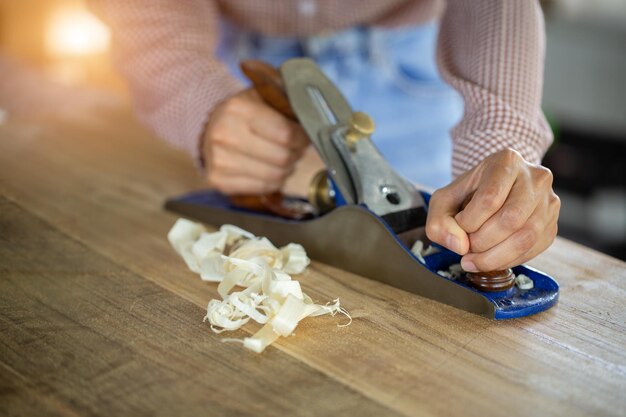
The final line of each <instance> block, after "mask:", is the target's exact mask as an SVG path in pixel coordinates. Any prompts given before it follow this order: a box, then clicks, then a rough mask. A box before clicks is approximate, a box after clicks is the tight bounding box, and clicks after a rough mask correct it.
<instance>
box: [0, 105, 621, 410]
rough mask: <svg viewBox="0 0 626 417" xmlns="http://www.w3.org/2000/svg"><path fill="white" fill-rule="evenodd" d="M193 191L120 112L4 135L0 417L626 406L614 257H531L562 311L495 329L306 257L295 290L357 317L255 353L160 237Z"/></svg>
mask: <svg viewBox="0 0 626 417" xmlns="http://www.w3.org/2000/svg"><path fill="white" fill-rule="evenodd" d="M202 187H203V182H202V180H201V178H200V176H199V175H198V171H197V170H196V168H195V167H194V165H193V163H192V162H191V160H190V159H189V158H188V157H187V156H186V155H184V154H183V153H182V152H180V151H177V150H174V149H173V148H171V147H169V146H167V145H165V144H164V143H162V142H160V141H158V140H157V139H155V138H154V137H153V136H152V135H150V134H149V133H148V132H147V131H146V130H145V129H144V128H142V127H140V126H139V125H138V124H137V123H136V122H135V121H134V119H133V116H132V114H131V110H130V109H129V108H128V107H127V106H124V105H122V106H119V108H117V107H109V108H103V109H99V110H98V111H81V110H80V109H77V111H76V112H75V114H72V115H64V116H59V115H48V116H45V117H44V116H41V117H37V118H33V119H30V120H12V119H10V118H9V120H8V121H7V122H6V123H4V124H3V125H1V126H0V334H1V341H0V415H3V416H4V415H37V416H43V415H46V416H51V415H63V416H75V415H81V416H82V415H99V416H133V415H145V416H148V415H150V416H152V415H159V416H200V415H211V416H255V417H260V416H334V417H338V416H414V415H425V416H457V415H463V416H507V417H512V416H529V415H541V416H567V417H574V416H589V415H598V416H624V415H626V352H625V350H626V264H625V263H624V262H621V261H619V260H616V259H613V258H611V257H608V256H606V255H603V254H601V253H598V252H595V251H593V250H590V249H588V248H586V247H583V246H580V245H578V244H575V243H572V242H570V241H567V240H564V239H561V238H557V240H556V242H555V243H554V244H553V245H552V247H551V248H550V249H549V250H548V251H547V252H545V253H544V254H542V255H541V256H539V257H537V258H536V259H534V260H533V261H531V262H530V263H529V264H530V265H531V266H534V267H537V268H540V269H542V270H544V271H545V272H547V273H548V274H551V275H553V276H554V277H555V278H556V279H557V280H558V282H559V283H560V285H561V296H560V301H559V304H558V305H557V306H556V307H554V308H552V309H550V310H548V311H546V312H543V313H540V314H537V315H535V316H531V317H527V318H523V319H515V320H508V321H492V320H489V319H486V318H483V317H479V316H476V315H472V314H469V313H466V312H463V311H460V310H457V309H454V308H452V307H448V306H446V305H442V304H439V303H436V302H434V301H431V300H428V299H425V298H422V297H419V296H416V295H414V294H410V293H407V292H404V291H401V290H398V289H395V288H392V287H389V286H387V285H384V284H381V283H379V282H375V281H372V280H368V279H365V278H362V277H359V276H356V275H354V274H350V273H347V272H345V271H341V270H338V269H335V268H333V267H330V266H328V265H323V264H321V263H318V262H315V261H314V262H313V263H312V265H311V266H310V267H309V269H308V270H307V271H306V272H305V273H304V274H303V275H302V276H300V277H299V278H298V279H299V280H300V282H301V283H302V286H303V289H304V291H305V292H307V293H308V294H309V295H310V296H311V297H312V298H313V300H315V301H316V302H318V303H326V302H327V301H330V300H333V299H335V298H340V300H341V303H342V305H343V306H344V307H346V308H347V309H348V310H349V311H350V313H351V315H352V318H353V322H352V324H351V325H350V326H348V327H338V326H337V324H342V323H344V322H345V318H344V317H342V316H340V315H338V316H335V317H330V316H323V317H319V318H309V319H305V320H304V321H303V322H301V323H300V325H299V326H298V328H297V329H296V336H295V337H289V338H281V339H279V341H277V342H276V343H275V344H274V345H272V346H270V347H269V348H267V349H266V351H265V352H263V353H262V354H255V353H252V352H250V351H248V350H245V349H244V348H243V347H242V346H241V345H239V344H230V343H222V342H221V339H222V338H223V337H225V336H224V334H221V335H216V334H214V333H213V332H211V330H210V328H209V325H208V324H207V323H203V318H204V315H205V313H206V310H205V309H206V305H207V302H208V301H209V300H210V299H212V298H216V297H217V296H218V295H217V291H216V285H215V284H214V283H207V282H203V281H201V280H200V279H199V277H198V276H197V275H196V274H194V273H192V272H190V271H189V270H188V269H187V268H186V266H185V265H184V263H183V261H182V260H181V259H180V258H179V257H178V255H176V253H175V252H174V251H173V250H172V248H171V247H170V246H169V243H168V242H167V239H166V234H167V232H168V230H169V229H170V227H171V226H172V224H173V223H174V221H175V220H176V218H177V217H176V216H175V215H173V214H171V213H168V212H166V211H164V210H163V208H162V207H163V202H164V200H165V199H166V198H167V197H170V196H174V195H179V194H182V193H185V192H188V191H191V190H197V189H201V188H202ZM381 262H384V260H383V259H381ZM258 327H259V326H258V325H256V324H248V325H246V326H245V327H244V328H243V330H240V331H237V332H235V333H233V334H227V336H226V337H245V336H247V335H250V334H251V333H252V332H254V331H255V330H256V329H258Z"/></svg>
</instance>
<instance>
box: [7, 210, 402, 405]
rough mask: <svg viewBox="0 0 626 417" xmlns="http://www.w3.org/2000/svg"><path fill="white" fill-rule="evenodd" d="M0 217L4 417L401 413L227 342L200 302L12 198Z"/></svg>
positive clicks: (297, 365)
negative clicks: (113, 258)
mask: <svg viewBox="0 0 626 417" xmlns="http://www.w3.org/2000/svg"><path fill="white" fill-rule="evenodd" d="M0 213H2V216H0V265H2V269H1V271H2V279H1V280H0V333H1V334H2V339H1V341H0V387H2V389H1V390H0V414H1V415H13V414H14V415H35V414H46V415H49V414H52V413H54V414H59V415H120V416H123V415H167V416H184V415H189V416H197V415H205V414H206V413H207V412H209V413H210V414H211V415H215V416H219V415H223V416H232V415H242V416H244V415H255V416H259V415H263V416H270V415H275V416H285V415H302V416H319V415H355V414H356V415H367V416H380V415H396V413H394V412H392V411H391V410H389V409H387V408H386V407H384V406H382V405H380V404H378V403H376V402H374V401H372V400H370V399H368V398H365V397H364V396H363V395H361V394H359V393H358V392H355V391H354V390H352V389H350V388H349V387H346V386H344V385H342V384H340V383H338V382H337V381H335V380H333V379H332V378H330V377H328V376H326V375H324V374H322V373H320V372H319V371H316V370H314V369H312V368H310V367H308V366H307V365H305V364H303V363H301V362H299V361H297V360H294V359H293V358H291V357H289V356H288V355H286V354H284V353H282V352H280V351H278V350H275V349H273V350H271V351H269V352H267V354H266V355H263V356H262V357H259V356H256V355H251V354H249V353H248V352H244V351H243V350H241V349H233V347H232V346H230V345H227V344H224V343H221V342H220V341H219V339H218V338H216V337H214V335H213V334H211V332H210V331H209V330H208V328H207V327H206V326H205V325H203V324H202V322H201V320H199V317H200V316H201V314H202V310H201V309H200V308H198V307H197V306H196V305H194V304H192V303H189V302H187V301H184V300H183V299H181V298H180V297H177V296H175V295H174V294H172V293H170V292H168V291H166V290H164V289H162V288H161V287H159V286H157V285H155V284H153V283H151V282H150V281H147V280H145V279H143V278H141V277H139V276H137V275H136V274H134V273H132V272H130V271H128V270H127V269H125V268H123V267H120V266H119V265H116V264H115V263H113V262H111V261H109V260H108V259H106V258H103V257H102V256H100V255H97V254H95V253H94V252H93V251H92V250H90V249H88V248H86V247H85V246H84V245H83V244H81V243H79V242H76V241H74V240H73V239H71V238H69V237H67V236H65V235H63V234H62V233H60V232H58V231H56V230H55V229H54V228H52V227H51V226H50V225H48V224H46V223H45V222H43V221H41V220H40V219H38V218H36V217H34V216H32V215H30V214H28V213H27V212H26V211H24V210H23V209H21V208H20V207H18V206H17V205H15V204H13V203H10V202H7V201H6V200H4V199H2V198H0ZM42 255H43V256H42ZM316 398H317V399H323V401H312V399H316Z"/></svg>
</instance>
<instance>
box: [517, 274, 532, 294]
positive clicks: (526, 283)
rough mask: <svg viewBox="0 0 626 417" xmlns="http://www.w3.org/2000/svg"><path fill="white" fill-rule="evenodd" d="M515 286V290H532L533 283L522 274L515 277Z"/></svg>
mask: <svg viewBox="0 0 626 417" xmlns="http://www.w3.org/2000/svg"><path fill="white" fill-rule="evenodd" d="M515 285H517V288H519V289H520V290H532V289H533V287H534V286H535V283H534V282H533V280H532V279H530V277H527V276H526V275H524V274H519V275H518V276H516V277H515Z"/></svg>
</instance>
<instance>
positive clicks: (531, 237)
mask: <svg viewBox="0 0 626 417" xmlns="http://www.w3.org/2000/svg"><path fill="white" fill-rule="evenodd" d="M537 237H538V233H537V232H536V230H535V229H534V228H532V227H527V228H525V229H522V230H521V231H520V233H519V234H518V235H517V239H516V240H515V247H516V249H517V250H518V251H520V252H526V251H528V250H529V249H530V248H532V247H533V245H534V244H535V242H536V241H537Z"/></svg>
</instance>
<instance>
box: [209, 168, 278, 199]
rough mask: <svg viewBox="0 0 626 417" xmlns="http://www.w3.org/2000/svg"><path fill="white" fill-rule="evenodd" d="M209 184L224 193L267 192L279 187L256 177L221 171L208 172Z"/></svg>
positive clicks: (257, 193)
mask: <svg viewBox="0 0 626 417" xmlns="http://www.w3.org/2000/svg"><path fill="white" fill-rule="evenodd" d="M207 181H208V184H209V186H211V187H213V188H215V189H217V190H218V191H220V192H221V193H224V194H226V195H237V194H253V195H263V194H269V193H272V192H274V191H278V190H279V189H280V184H278V183H275V182H267V181H262V180H260V179H258V178H254V177H249V176H239V175H228V174H223V173H209V176H208V178H207Z"/></svg>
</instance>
